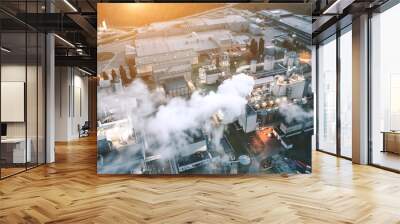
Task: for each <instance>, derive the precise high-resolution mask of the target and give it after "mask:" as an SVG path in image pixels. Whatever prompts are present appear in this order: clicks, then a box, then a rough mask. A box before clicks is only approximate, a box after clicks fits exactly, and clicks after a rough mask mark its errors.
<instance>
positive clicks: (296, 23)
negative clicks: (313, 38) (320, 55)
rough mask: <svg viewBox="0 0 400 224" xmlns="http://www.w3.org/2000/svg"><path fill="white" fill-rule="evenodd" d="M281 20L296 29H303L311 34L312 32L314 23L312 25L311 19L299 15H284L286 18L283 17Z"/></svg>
mask: <svg viewBox="0 0 400 224" xmlns="http://www.w3.org/2000/svg"><path fill="white" fill-rule="evenodd" d="M280 21H281V22H282V23H285V24H287V25H288V26H290V27H292V28H294V29H297V30H302V31H304V32H306V33H309V34H311V32H312V25H311V23H310V21H307V20H306V19H303V18H302V17H299V16H290V17H284V18H281V19H280Z"/></svg>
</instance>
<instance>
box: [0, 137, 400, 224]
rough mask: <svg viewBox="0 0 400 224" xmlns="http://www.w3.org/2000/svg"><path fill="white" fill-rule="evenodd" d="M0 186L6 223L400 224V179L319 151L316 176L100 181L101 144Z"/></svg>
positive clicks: (1, 219) (65, 154)
mask: <svg viewBox="0 0 400 224" xmlns="http://www.w3.org/2000/svg"><path fill="white" fill-rule="evenodd" d="M56 155H57V162H56V163H55V164H51V165H47V166H42V167H39V168H36V169H33V170H30V171H28V172H26V173H22V174H20V175H17V176H14V177H11V178H8V179H5V180H3V181H0V223H174V224H175V223H373V224H376V223H384V224H386V223H400V175H398V174H395V173H390V172H387V171H383V170H380V169H377V168H373V167H368V166H358V165H352V164H351V162H349V161H347V160H343V159H337V158H335V157H332V156H329V155H326V154H323V153H318V152H315V153H314V154H313V164H314V167H313V174H312V175H296V176H290V177H283V176H278V175H276V176H260V177H153V178H149V177H132V176H97V175H96V142H95V139H94V138H86V139H85V140H82V141H77V142H73V143H70V144H64V145H63V144H61V145H60V144H59V145H57V154H56Z"/></svg>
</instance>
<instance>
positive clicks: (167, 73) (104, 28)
mask: <svg viewBox="0 0 400 224" xmlns="http://www.w3.org/2000/svg"><path fill="white" fill-rule="evenodd" d="M310 11H311V10H310V9H309V5H308V4H231V3H227V4H153V3H149V4H146V3H143V4H138V3H124V4H120V3H113V4H111V3H102V4H98V13H99V15H98V69H97V71H98V73H99V74H98V80H99V81H98V129H97V132H98V133H97V147H98V157H97V171H98V173H99V174H145V175H151V174H155V175H159V174H180V175H187V174H217V175H234V174H250V175H253V174H270V173H310V172H311V137H312V135H313V90H312V85H311V82H312V79H311V16H310Z"/></svg>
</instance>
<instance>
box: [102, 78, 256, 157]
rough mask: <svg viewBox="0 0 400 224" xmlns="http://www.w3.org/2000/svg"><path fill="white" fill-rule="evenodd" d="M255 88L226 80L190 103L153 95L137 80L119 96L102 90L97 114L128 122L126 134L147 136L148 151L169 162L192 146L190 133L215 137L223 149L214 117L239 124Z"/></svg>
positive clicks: (246, 81) (245, 80)
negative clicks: (235, 121) (134, 133)
mask: <svg viewBox="0 0 400 224" xmlns="http://www.w3.org/2000/svg"><path fill="white" fill-rule="evenodd" d="M253 86H254V80H253V78H252V77H250V76H248V75H244V74H238V75H234V76H233V77H232V78H231V79H227V80H225V81H224V82H223V83H222V84H221V85H220V86H219V87H218V89H217V91H215V92H209V93H202V92H198V91H195V92H194V93H193V94H192V96H191V97H190V98H189V99H184V98H180V97H175V98H171V99H167V98H166V96H165V95H164V94H163V92H162V91H159V90H154V91H150V90H149V89H148V88H147V86H146V85H145V84H144V83H143V82H142V81H140V80H135V81H134V82H133V83H132V84H131V85H130V86H129V87H127V88H124V89H122V90H121V91H119V92H118V91H117V92H116V93H114V92H112V91H109V90H100V91H99V97H100V99H101V100H100V102H101V103H100V104H99V108H98V111H99V113H101V114H100V115H104V114H106V113H107V112H112V114H113V117H117V118H119V119H128V120H129V127H127V128H126V130H125V131H126V132H129V131H130V130H132V129H134V130H135V132H137V133H139V132H140V135H141V136H146V144H147V148H148V150H149V151H151V152H152V153H153V154H160V155H161V156H162V157H163V158H165V159H168V158H170V157H172V156H174V155H176V154H177V153H180V152H181V151H180V150H183V149H185V145H187V144H189V143H190V141H191V137H190V136H189V135H188V132H192V133H191V134H196V133H197V132H199V130H200V129H202V130H205V131H206V132H207V133H208V134H209V136H212V137H213V139H212V143H213V144H214V146H215V148H216V149H220V148H221V147H220V146H219V141H220V139H221V138H222V135H223V128H221V127H215V125H214V124H213V121H212V116H213V115H215V114H216V113H218V114H220V115H221V114H222V117H223V123H229V122H232V121H234V120H236V119H237V118H238V117H239V116H240V115H241V114H242V113H243V111H244V107H245V105H246V103H247V99H246V98H247V96H248V95H249V94H250V93H251V91H252V89H253ZM129 129H130V130H129ZM121 135H123V133H121ZM132 150H133V149H132ZM220 150H222V149H220ZM132 153H133V152H132Z"/></svg>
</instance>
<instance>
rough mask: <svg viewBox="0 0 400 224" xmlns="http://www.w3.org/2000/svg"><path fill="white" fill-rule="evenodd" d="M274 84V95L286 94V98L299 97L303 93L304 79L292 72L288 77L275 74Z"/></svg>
mask: <svg viewBox="0 0 400 224" xmlns="http://www.w3.org/2000/svg"><path fill="white" fill-rule="evenodd" d="M275 80H276V82H275V85H274V86H273V88H272V93H273V95H274V96H276V97H283V96H287V97H288V99H300V98H302V97H303V95H304V89H305V83H306V82H305V79H304V76H302V75H298V74H293V75H292V76H290V77H289V78H286V77H285V76H281V75H280V76H276V77H275Z"/></svg>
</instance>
